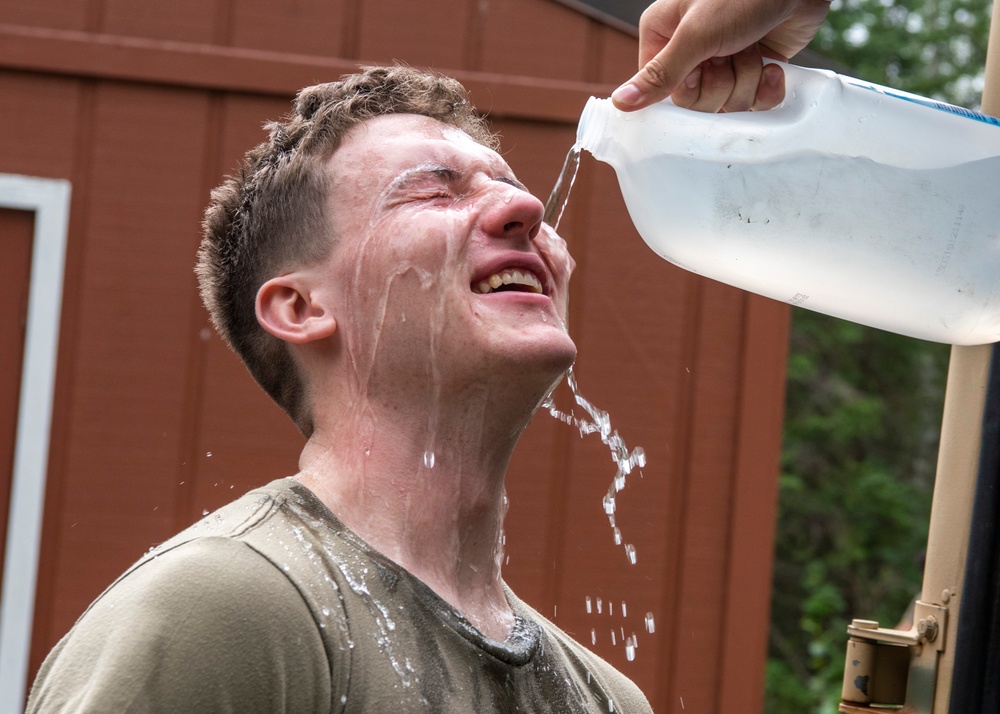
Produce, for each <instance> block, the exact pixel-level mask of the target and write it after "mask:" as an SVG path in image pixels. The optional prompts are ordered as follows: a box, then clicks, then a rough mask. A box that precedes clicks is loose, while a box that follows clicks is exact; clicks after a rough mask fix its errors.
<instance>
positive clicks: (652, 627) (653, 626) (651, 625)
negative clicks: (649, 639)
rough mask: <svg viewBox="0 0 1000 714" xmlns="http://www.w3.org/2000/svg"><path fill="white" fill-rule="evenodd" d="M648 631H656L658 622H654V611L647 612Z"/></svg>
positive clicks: (650, 632) (651, 632)
mask: <svg viewBox="0 0 1000 714" xmlns="http://www.w3.org/2000/svg"><path fill="white" fill-rule="evenodd" d="M646 632H648V633H649V634H653V633H654V632H656V623H655V622H653V613H651V612H647V613H646Z"/></svg>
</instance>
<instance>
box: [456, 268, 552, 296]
mask: <svg viewBox="0 0 1000 714" xmlns="http://www.w3.org/2000/svg"><path fill="white" fill-rule="evenodd" d="M501 285H523V286H525V287H527V288H529V290H530V291H531V292H533V293H541V292H542V283H541V281H539V280H538V278H536V277H535V276H534V275H533V274H531V273H529V272H521V271H520V270H502V271H500V272H499V273H493V275H491V276H490V277H488V278H487V279H486V280H482V281H480V282H479V283H477V284H476V285H475V286H474V287H473V289H474V290H475V291H476V292H477V293H481V294H483V295H485V294H487V293H491V292H493V291H494V290H496V289H497V288H499V287H500V286H501Z"/></svg>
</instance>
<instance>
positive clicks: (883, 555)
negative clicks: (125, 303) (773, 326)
mask: <svg viewBox="0 0 1000 714" xmlns="http://www.w3.org/2000/svg"><path fill="white" fill-rule="evenodd" d="M991 10H992V7H991V3H990V2H982V0H924V1H923V2H920V1H919V0H917V1H916V2H914V1H905V0H899V1H897V0H833V4H832V9H831V12H830V16H829V20H828V21H827V24H826V25H825V26H824V28H823V29H822V30H821V31H820V33H819V34H818V35H817V37H816V40H815V41H814V42H813V43H812V45H811V48H812V49H814V50H816V51H817V52H819V53H821V54H823V55H826V56H827V57H829V58H830V59H832V60H834V61H836V62H838V63H839V64H841V65H842V66H844V67H846V68H848V69H847V70H846V72H847V73H848V74H851V75H854V76H857V77H862V78H864V79H867V80H869V81H873V82H877V83H880V84H885V85H887V86H891V87H896V88H898V89H903V90H906V91H910V92H914V93H917V94H922V95H925V96H932V97H935V98H938V99H942V100H945V101H949V102H953V103H955V104H959V105H962V106H967V107H970V108H978V102H979V95H980V93H981V91H982V86H983V65H984V62H985V56H986V44H987V37H988V32H989V20H990V13H991ZM948 353H949V350H948V348H947V347H946V346H943V345H936V344H932V343H927V342H921V341H919V340H911V339H908V338H904V337H899V336H896V335H892V334H889V333H886V332H881V331H878V330H874V329H869V328H865V327H862V326H859V325H855V324H852V323H848V322H844V321H841V320H836V319H834V318H829V317H825V316H822V315H818V314H815V313H811V312H808V311H805V310H796V312H795V316H794V322H793V330H792V345H791V352H790V361H789V368H788V399H787V411H786V427H785V444H784V448H783V455H782V474H781V483H780V487H781V497H780V498H781V500H780V507H779V517H778V518H779V520H778V534H777V548H776V553H775V573H774V596H773V600H772V620H771V638H770V640H771V646H770V653H769V661H768V669H767V702H766V705H765V711H766V712H767V714H803V713H807V712H808V713H813V714H828V713H829V714H833V713H834V712H836V710H837V702H838V701H839V699H840V684H841V677H842V673H843V666H844V661H843V660H844V654H845V651H846V639H847V637H846V627H847V624H848V622H849V621H850V619H851V618H852V617H860V618H864V619H874V620H878V621H879V622H881V623H884V624H886V625H887V626H892V625H895V624H896V623H897V621H898V620H899V619H900V617H901V616H902V615H903V613H904V612H905V611H906V609H907V607H908V605H909V603H910V601H911V600H912V598H913V597H914V596H915V595H916V594H917V592H918V591H919V586H920V580H921V568H922V552H923V548H924V546H925V544H926V536H927V525H928V518H929V513H930V499H931V491H932V488H933V477H934V467H935V461H936V452H937V439H938V433H939V429H940V419H941V408H942V402H943V396H944V380H945V374H946V371H947V360H948Z"/></svg>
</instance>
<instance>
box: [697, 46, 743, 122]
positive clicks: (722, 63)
mask: <svg viewBox="0 0 1000 714" xmlns="http://www.w3.org/2000/svg"><path fill="white" fill-rule="evenodd" d="M735 86H736V75H735V74H734V73H733V63H732V61H731V60H730V59H729V58H728V57H713V58H712V59H710V60H708V61H707V62H702V63H701V85H700V91H699V93H698V100H697V101H696V102H695V103H694V104H692V105H691V107H690V108H691V109H694V110H695V111H699V112H717V111H719V110H720V109H722V107H723V106H724V105H725V104H726V102H727V101H728V100H729V96H730V95H731V94H732V92H733V88H734V87H735Z"/></svg>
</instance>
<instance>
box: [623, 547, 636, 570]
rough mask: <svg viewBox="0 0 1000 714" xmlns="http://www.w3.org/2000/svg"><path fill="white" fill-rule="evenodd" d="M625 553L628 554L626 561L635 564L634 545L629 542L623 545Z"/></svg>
mask: <svg viewBox="0 0 1000 714" xmlns="http://www.w3.org/2000/svg"><path fill="white" fill-rule="evenodd" d="M625 555H627V556H628V562H630V563H631V564H632V565H635V546H634V545H632V544H631V543H628V544H627V545H626V546H625Z"/></svg>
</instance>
